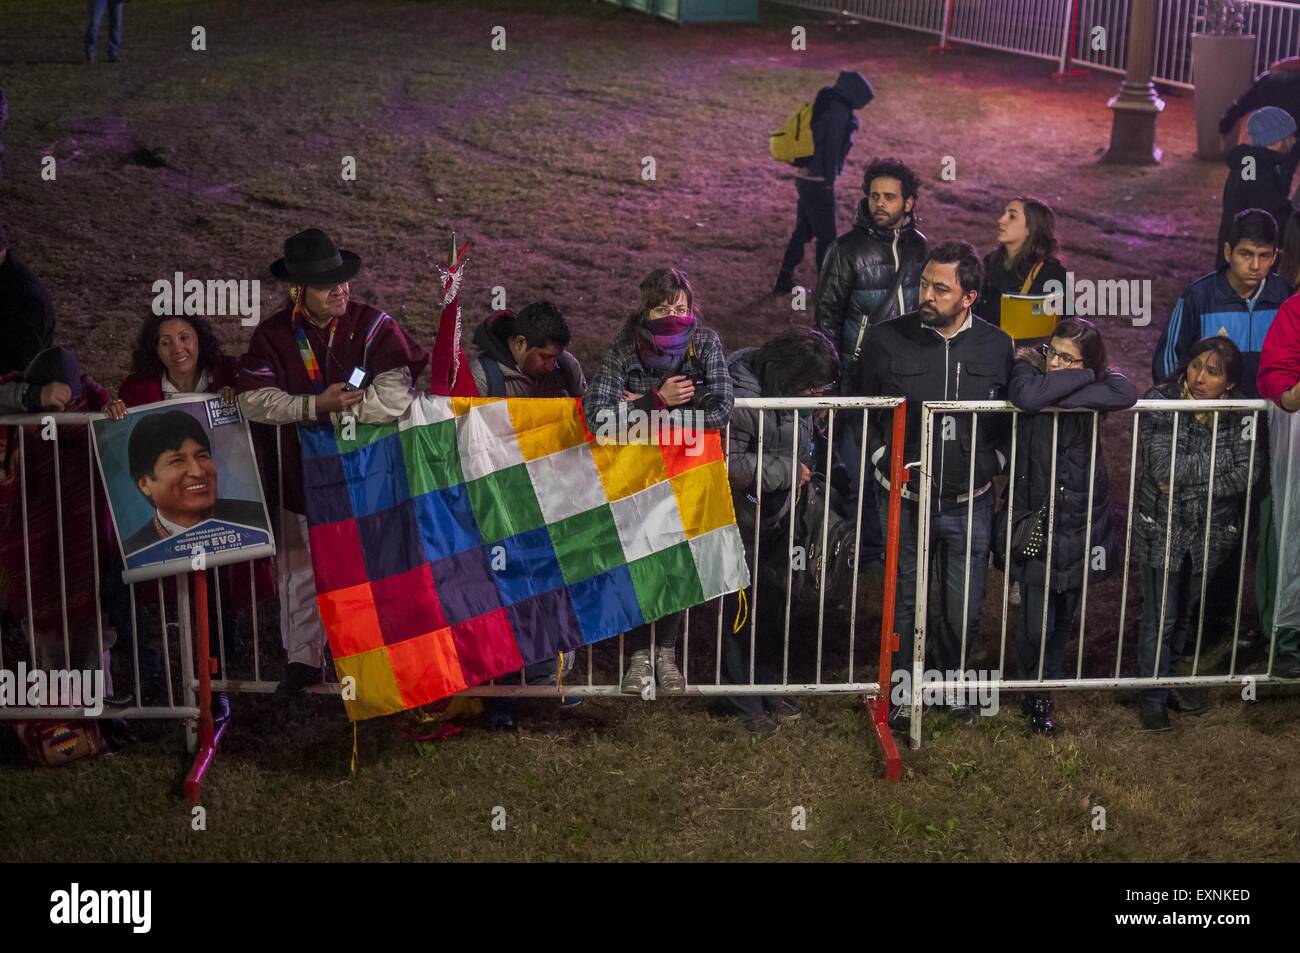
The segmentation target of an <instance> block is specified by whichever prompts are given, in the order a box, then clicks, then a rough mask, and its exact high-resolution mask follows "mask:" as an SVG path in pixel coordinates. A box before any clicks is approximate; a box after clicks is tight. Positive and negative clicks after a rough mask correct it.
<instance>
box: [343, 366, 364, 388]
mask: <svg viewBox="0 0 1300 953" xmlns="http://www.w3.org/2000/svg"><path fill="white" fill-rule="evenodd" d="M365 386H366V369H365V368H364V367H354V368H353V369H352V373H351V375H349V376H348V382H347V383H346V384H344V385H343V389H344V390H361V388H363V387H365Z"/></svg>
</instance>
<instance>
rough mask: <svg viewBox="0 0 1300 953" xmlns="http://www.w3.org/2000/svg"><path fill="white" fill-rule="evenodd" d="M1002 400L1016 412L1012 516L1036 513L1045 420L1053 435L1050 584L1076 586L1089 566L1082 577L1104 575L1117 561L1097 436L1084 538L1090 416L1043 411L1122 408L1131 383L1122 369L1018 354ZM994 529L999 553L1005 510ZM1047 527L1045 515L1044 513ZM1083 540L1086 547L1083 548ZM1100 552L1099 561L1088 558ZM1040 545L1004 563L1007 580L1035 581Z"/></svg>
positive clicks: (1046, 447) (1133, 391)
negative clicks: (1065, 366)
mask: <svg viewBox="0 0 1300 953" xmlns="http://www.w3.org/2000/svg"><path fill="white" fill-rule="evenodd" d="M1007 398H1008V399H1009V400H1010V401H1011V402H1012V403H1013V404H1015V405H1016V406H1017V407H1018V408H1020V410H1022V411H1024V413H1023V414H1021V415H1020V419H1019V422H1018V424H1017V429H1016V462H1015V467H1016V478H1015V487H1014V490H1013V491H1012V497H1011V500H1012V518H1013V519H1018V518H1019V517H1020V515H1021V514H1024V513H1033V512H1037V511H1038V510H1039V509H1041V508H1042V506H1043V504H1044V503H1045V502H1047V500H1048V496H1049V493H1050V492H1051V487H1052V421H1053V418H1057V419H1059V421H1060V423H1059V424H1058V428H1057V435H1056V486H1057V490H1056V500H1055V504H1054V512H1053V513H1052V518H1053V526H1052V581H1051V585H1052V588H1053V589H1054V590H1057V591H1061V590H1065V589H1080V588H1082V587H1083V567H1084V565H1085V564H1086V565H1089V566H1091V569H1092V571H1091V573H1090V575H1089V576H1088V579H1089V582H1097V581H1099V580H1101V579H1104V578H1105V577H1106V576H1107V575H1109V573H1110V572H1111V570H1112V569H1115V568H1117V567H1118V566H1119V565H1120V561H1121V560H1122V559H1123V548H1122V543H1123V540H1122V537H1121V534H1120V532H1119V521H1118V520H1117V519H1116V518H1115V515H1114V512H1113V511H1112V509H1111V502H1110V485H1109V481H1108V480H1107V478H1106V461H1105V459H1104V457H1103V455H1102V445H1101V441H1100V438H1099V439H1098V443H1097V459H1096V464H1095V467H1094V468H1093V469H1092V471H1091V473H1092V474H1093V490H1092V536H1091V538H1088V534H1087V518H1088V481H1089V476H1090V469H1089V462H1090V461H1091V460H1092V432H1093V426H1094V420H1099V418H1095V417H1094V416H1093V415H1092V414H1081V413H1074V414H1043V413H1039V411H1041V410H1043V409H1044V408H1046V407H1061V408H1066V409H1069V408H1086V409H1088V410H1099V411H1107V410H1123V409H1125V408H1126V407H1132V406H1133V405H1134V404H1135V403H1136V402H1137V388H1136V387H1134V386H1133V382H1132V381H1130V380H1129V379H1128V378H1127V377H1125V376H1124V375H1123V374H1119V373H1116V372H1114V371H1111V372H1109V373H1107V374H1104V375H1103V376H1101V377H1100V378H1099V377H1097V375H1096V374H1094V373H1093V372H1092V371H1090V370H1088V369H1087V368H1083V367H1080V368H1072V369H1069V370H1061V371H1048V370H1047V369H1046V366H1045V363H1044V360H1043V357H1042V355H1041V354H1038V353H1035V352H1032V351H1030V352H1022V353H1021V356H1020V359H1019V360H1017V361H1016V366H1015V368H1014V369H1013V370H1012V372H1011V383H1010V385H1008V387H1007ZM995 519H996V520H997V522H996V524H995V529H996V533H997V540H998V547H997V550H998V558H999V561H1001V560H1002V559H1003V558H1005V553H1006V536H1007V515H1006V514H1005V513H1001V514H998V516H997V517H995ZM1043 527H1044V528H1046V527H1047V514H1046V512H1045V513H1044V516H1043ZM1085 543H1086V545H1085ZM1099 549H1100V552H1101V553H1104V554H1105V558H1104V561H1103V560H1097V559H1094V556H1095V555H1096V554H1098V551H1099ZM1045 560H1046V548H1044V550H1043V556H1042V558H1039V559H1030V560H1020V559H1016V558H1015V557H1014V556H1013V557H1012V560H1011V578H1013V579H1017V580H1020V581H1021V582H1023V583H1025V584H1027V585H1036V586H1041V585H1042V584H1043V571H1044V566H1045Z"/></svg>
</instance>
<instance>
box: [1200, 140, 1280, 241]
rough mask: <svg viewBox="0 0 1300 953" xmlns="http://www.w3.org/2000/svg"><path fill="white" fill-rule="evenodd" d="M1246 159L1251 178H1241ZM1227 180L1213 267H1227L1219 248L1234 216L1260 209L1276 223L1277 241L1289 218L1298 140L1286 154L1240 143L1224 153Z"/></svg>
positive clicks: (1224, 185)
mask: <svg viewBox="0 0 1300 953" xmlns="http://www.w3.org/2000/svg"><path fill="white" fill-rule="evenodd" d="M1247 159H1254V178H1253V179H1252V178H1247V177H1246V175H1245V174H1244V173H1245V171H1246V169H1247V168H1248V165H1247V163H1246V160H1247ZM1226 161H1227V164H1228V177H1227V179H1226V180H1225V181H1224V183H1223V217H1222V218H1221V219H1220V220H1219V241H1218V245H1217V246H1216V248H1215V261H1216V262H1217V266H1216V267H1222V266H1223V265H1224V264H1226V263H1227V259H1226V258H1225V257H1224V255H1223V244H1224V242H1226V241H1227V240H1228V229H1229V228H1230V227H1231V226H1232V220H1233V218H1234V217H1235V216H1236V214H1237V213H1238V212H1242V211H1244V210H1246V209H1248V208H1262V209H1263V210H1264V211H1265V212H1268V213H1269V214H1270V215H1272V216H1273V218H1275V219H1276V220H1277V233H1278V237H1279V239H1280V238H1281V235H1282V229H1283V228H1284V227H1285V226H1286V223H1287V219H1288V218H1290V216H1291V200H1290V195H1291V179H1292V178H1293V177H1294V176H1295V170H1296V166H1297V164H1300V140H1298V141H1297V143H1296V145H1295V146H1294V147H1293V148H1292V149H1291V151H1290V152H1274V151H1273V150H1272V149H1269V148H1267V147H1266V146H1252V145H1247V144H1246V143H1242V144H1241V145H1239V146H1237V147H1236V148H1234V149H1233V150H1232V151H1231V152H1229V153H1228V158H1227V160H1226Z"/></svg>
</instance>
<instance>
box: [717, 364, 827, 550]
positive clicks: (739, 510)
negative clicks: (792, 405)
mask: <svg viewBox="0 0 1300 953" xmlns="http://www.w3.org/2000/svg"><path fill="white" fill-rule="evenodd" d="M757 353H758V348H756V347H746V348H741V349H740V350H739V351H735V352H733V353H732V355H731V358H730V359H729V360H728V362H727V370H728V371H729V372H730V373H731V386H732V392H733V394H734V395H735V397H737V398H741V397H771V396H773V395H771V394H764V393H763V383H762V381H760V380H759V378H758V373H757V372H756V371H755V370H754V356H755V355H756V354H757ZM760 415H762V416H763V417H764V420H763V455H762V461H761V463H760V460H759V453H758V426H759V424H758V419H759V416H760ZM795 416H796V414H795V412H793V411H788V410H787V411H778V410H767V411H760V410H755V409H753V408H750V407H736V406H733V407H732V410H731V426H730V429H729V430H728V438H727V478H728V480H729V481H730V482H731V493H732V502H733V504H734V505H735V509H736V521H737V523H739V524H740V526H741V538H742V539H743V540H744V543H745V546H746V548H748V547H750V546H752V545H753V532H754V501H753V499H751V497H756V496H757V489H758V473H759V468H760V466H761V468H762V472H763V512H762V520H763V524H764V526H769V525H772V524H773V523H775V522H776V521H778V520H779V519H780V517H781V516H783V515H784V514H785V513H787V512H788V511H789V509H790V485H791V483H792V482H793V481H794V470H795V467H794V460H793V459H792V456H793V454H794V453H796V452H797V453H798V457H799V462H800V463H805V464H808V465H809V466H812V464H813V458H814V454H813V451H812V439H813V417H812V414H811V413H810V412H805V413H801V414H798V417H799V423H798V430H797V432H796V429H795ZM796 444H797V445H798V448H799V449H798V451H795V450H794V446H795V445H796Z"/></svg>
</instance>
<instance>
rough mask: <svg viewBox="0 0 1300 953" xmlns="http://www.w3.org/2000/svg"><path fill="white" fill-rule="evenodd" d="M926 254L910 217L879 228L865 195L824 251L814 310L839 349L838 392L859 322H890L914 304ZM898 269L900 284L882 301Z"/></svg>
mask: <svg viewBox="0 0 1300 953" xmlns="http://www.w3.org/2000/svg"><path fill="white" fill-rule="evenodd" d="M925 256H926V244H925V236H924V235H922V234H921V233H920V232H919V231H917V229H916V221H915V219H914V218H913V217H912V216H910V215H909V216H908V217H907V218H906V219H904V221H903V227H902V228H899V229H897V230H895V229H892V228H891V229H882V228H879V227H878V226H877V225H876V223H875V222H874V221H872V218H871V213H870V212H869V211H868V209H867V200H866V199H863V200H862V201H861V202H859V203H858V212H857V215H856V216H855V217H854V219H853V227H852V228H851V229H849V231H847V232H845V233H844V234H843V235H841V236H840V237H839V238H837V239H836V240H835V244H833V245H831V247H830V248H829V249H827V252H826V260H825V261H824V262H823V263H822V272H821V277H819V278H818V279H817V310H816V312H815V314H816V322H817V327H818V328H820V329H821V331H822V333H823V334H825V335H826V336H827V337H828V338H830V339H831V340H832V341H833V342H834V343H835V346H836V347H837V348H839V352H840V360H841V362H842V364H843V367H844V371H843V373H841V375H840V381H841V387H840V390H841V392H842V393H850V391H849V390H848V385H849V383H850V381H851V380H852V376H853V375H852V366H851V363H852V359H853V351H854V347H855V346H856V345H857V341H858V330H859V329H860V328H861V327H862V325H863V324H864V323H867V324H871V323H874V322H877V321H888V320H889V319H890V318H896V317H898V316H899V315H900V314H905V313H907V312H908V311H912V310H914V309H915V308H916V306H917V304H918V302H919V299H920V291H919V287H920V284H921V270H922V269H923V268H924V267H925ZM899 269H902V273H903V280H902V283H901V284H900V286H899V289H898V292H897V293H896V294H895V295H894V296H893V297H892V298H890V299H889V300H888V301H886V300H885V298H886V296H888V295H889V290H890V289H891V288H892V287H893V286H894V276H895V275H896V274H897V273H898V271H899Z"/></svg>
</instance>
